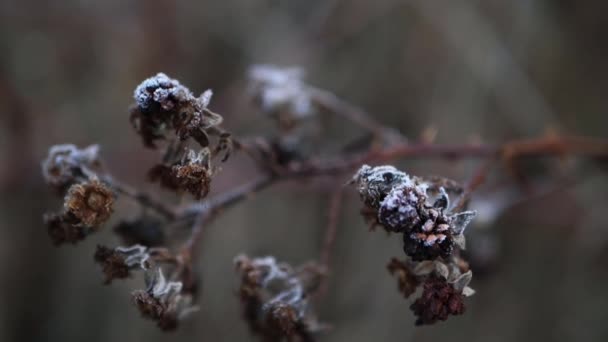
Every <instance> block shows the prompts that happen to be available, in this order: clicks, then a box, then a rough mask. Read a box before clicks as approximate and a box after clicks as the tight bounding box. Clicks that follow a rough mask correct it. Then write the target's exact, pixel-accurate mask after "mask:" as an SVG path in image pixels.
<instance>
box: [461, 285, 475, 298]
mask: <svg viewBox="0 0 608 342" xmlns="http://www.w3.org/2000/svg"><path fill="white" fill-rule="evenodd" d="M474 294H475V290H473V289H472V288H470V287H468V286H466V287H465V288H464V289H462V295H463V296H465V297H471V296H472V295H474Z"/></svg>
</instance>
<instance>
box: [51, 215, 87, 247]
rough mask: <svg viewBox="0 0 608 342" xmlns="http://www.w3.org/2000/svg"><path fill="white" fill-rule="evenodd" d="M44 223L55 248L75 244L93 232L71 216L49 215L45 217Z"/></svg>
mask: <svg viewBox="0 0 608 342" xmlns="http://www.w3.org/2000/svg"><path fill="white" fill-rule="evenodd" d="M44 223H45V225H46V226H47V228H48V233H49V237H50V238H51V240H52V241H53V244H54V245H55V246H59V245H61V244H64V243H72V244H75V243H76V242H78V241H80V240H83V239H84V238H85V237H86V236H87V235H88V234H89V233H90V232H91V230H90V228H89V227H86V226H82V225H80V224H79V221H78V219H77V218H75V217H74V216H73V215H71V214H65V213H64V214H55V213H48V214H45V215H44Z"/></svg>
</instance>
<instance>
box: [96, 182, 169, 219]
mask: <svg viewBox="0 0 608 342" xmlns="http://www.w3.org/2000/svg"><path fill="white" fill-rule="evenodd" d="M102 180H103V181H104V182H106V183H107V184H108V185H109V186H110V187H111V188H112V189H114V191H116V192H117V193H119V194H122V195H125V196H127V197H128V198H131V199H133V200H135V201H136V202H137V203H138V204H139V205H141V206H142V207H144V208H149V209H152V210H154V211H156V212H157V213H158V214H160V215H162V216H163V217H164V218H166V219H167V220H173V219H175V218H176V217H177V214H176V212H175V210H174V209H173V208H172V207H170V206H168V205H167V204H165V203H163V202H161V201H158V200H156V199H154V198H152V197H150V195H148V194H146V193H144V192H140V191H138V190H136V189H134V188H132V187H130V186H128V185H126V184H122V183H120V182H118V181H116V180H114V179H113V178H112V177H102Z"/></svg>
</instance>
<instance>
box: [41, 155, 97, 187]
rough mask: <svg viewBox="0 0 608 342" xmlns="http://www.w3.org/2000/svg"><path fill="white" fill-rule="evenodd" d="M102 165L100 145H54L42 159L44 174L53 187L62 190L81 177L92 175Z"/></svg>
mask: <svg viewBox="0 0 608 342" xmlns="http://www.w3.org/2000/svg"><path fill="white" fill-rule="evenodd" d="M100 165H101V161H100V159H99V146H98V145H91V146H89V147H86V148H84V149H79V148H78V147H76V146H75V145H72V144H64V145H54V146H51V148H50V149H49V154H48V156H47V157H46V159H45V160H44V161H42V175H43V176H44V180H45V181H46V182H47V183H48V184H49V185H50V186H51V187H53V188H54V189H56V190H57V191H58V192H62V191H63V190H65V188H67V187H68V186H70V185H72V184H74V183H76V182H77V181H78V180H79V179H82V178H88V177H90V176H91V175H92V174H93V172H92V170H93V169H96V168H98V167H99V166H100Z"/></svg>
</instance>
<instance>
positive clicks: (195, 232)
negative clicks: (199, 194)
mask: <svg viewBox="0 0 608 342" xmlns="http://www.w3.org/2000/svg"><path fill="white" fill-rule="evenodd" d="M277 180H278V179H277V178H276V177H273V176H269V175H264V176H260V177H258V178H257V179H254V180H253V181H251V182H249V183H246V184H243V185H241V186H239V187H236V188H234V189H232V190H230V191H228V192H225V193H222V194H221V195H217V196H216V197H213V198H210V199H209V200H207V201H204V202H202V203H198V204H197V205H195V206H193V207H189V208H186V210H184V212H183V213H182V216H184V217H188V216H191V215H193V214H194V215H196V216H195V219H194V223H193V225H192V230H191V233H190V237H189V238H188V240H186V242H185V243H184V244H183V246H182V251H181V254H182V256H185V257H187V258H188V259H189V258H191V257H192V254H193V253H194V252H195V251H196V249H197V246H198V244H199V243H200V241H201V238H202V234H203V230H204V227H205V225H206V224H207V223H208V222H209V221H210V220H211V219H213V217H215V216H216V215H217V214H219V213H220V212H221V211H223V210H224V209H227V208H229V207H231V206H233V205H235V204H237V203H238V202H240V201H241V200H244V199H246V198H248V197H250V196H252V195H253V194H254V193H255V192H258V191H260V190H262V189H264V188H266V187H268V186H270V185H272V184H273V183H274V182H275V181H277Z"/></svg>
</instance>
